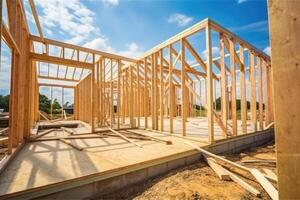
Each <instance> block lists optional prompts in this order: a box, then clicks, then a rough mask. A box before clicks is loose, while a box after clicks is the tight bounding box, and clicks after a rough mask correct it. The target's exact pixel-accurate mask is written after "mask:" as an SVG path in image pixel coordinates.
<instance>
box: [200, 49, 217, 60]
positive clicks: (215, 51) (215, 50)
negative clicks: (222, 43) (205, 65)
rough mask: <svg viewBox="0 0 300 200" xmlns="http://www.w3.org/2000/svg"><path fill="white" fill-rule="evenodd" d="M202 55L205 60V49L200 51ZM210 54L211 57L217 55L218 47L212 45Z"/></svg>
mask: <svg viewBox="0 0 300 200" xmlns="http://www.w3.org/2000/svg"><path fill="white" fill-rule="evenodd" d="M201 55H202V57H203V58H204V60H206V50H204V51H202V53H201ZM211 55H212V57H213V58H214V57H218V56H219V55H220V48H219V47H217V46H214V47H212V48H211Z"/></svg>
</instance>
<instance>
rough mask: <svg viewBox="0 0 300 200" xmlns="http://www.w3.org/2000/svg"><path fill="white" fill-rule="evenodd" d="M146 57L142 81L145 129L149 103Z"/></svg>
mask: <svg viewBox="0 0 300 200" xmlns="http://www.w3.org/2000/svg"><path fill="white" fill-rule="evenodd" d="M147 66H148V65H147V58H144V82H145V84H144V85H145V89H144V101H145V104H144V110H145V116H144V117H145V119H144V120H145V122H144V123H145V129H146V128H148V105H149V101H148V78H147V76H148V74H147V71H148V70H147Z"/></svg>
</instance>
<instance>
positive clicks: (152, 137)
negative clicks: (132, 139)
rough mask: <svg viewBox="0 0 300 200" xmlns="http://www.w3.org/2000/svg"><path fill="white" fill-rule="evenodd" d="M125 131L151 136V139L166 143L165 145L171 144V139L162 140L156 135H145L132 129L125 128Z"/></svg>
mask: <svg viewBox="0 0 300 200" xmlns="http://www.w3.org/2000/svg"><path fill="white" fill-rule="evenodd" d="M126 131H127V132H130V133H134V134H137V135H141V136H144V137H148V138H151V139H152V140H154V141H157V142H162V143H166V144H167V145H171V144H172V141H171V140H164V139H161V138H157V137H154V136H150V135H146V134H143V133H139V132H136V131H134V130H126Z"/></svg>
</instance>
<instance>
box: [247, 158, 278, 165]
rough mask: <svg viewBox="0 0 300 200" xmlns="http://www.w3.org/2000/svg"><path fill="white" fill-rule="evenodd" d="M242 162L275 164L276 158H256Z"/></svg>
mask: <svg viewBox="0 0 300 200" xmlns="http://www.w3.org/2000/svg"><path fill="white" fill-rule="evenodd" d="M242 162H243V163H272V164H276V162H277V161H276V160H270V159H257V160H243V161H242Z"/></svg>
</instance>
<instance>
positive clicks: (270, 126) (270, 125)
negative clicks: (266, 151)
mask: <svg viewBox="0 0 300 200" xmlns="http://www.w3.org/2000/svg"><path fill="white" fill-rule="evenodd" d="M273 127H274V122H271V123H270V124H269V125H267V126H266V127H265V129H269V128H273Z"/></svg>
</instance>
